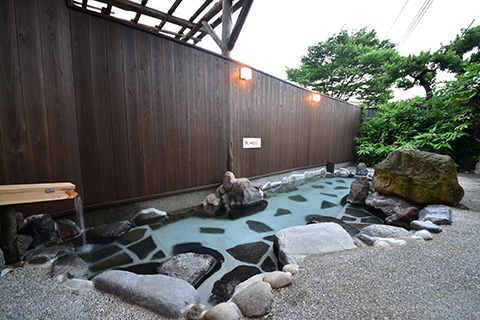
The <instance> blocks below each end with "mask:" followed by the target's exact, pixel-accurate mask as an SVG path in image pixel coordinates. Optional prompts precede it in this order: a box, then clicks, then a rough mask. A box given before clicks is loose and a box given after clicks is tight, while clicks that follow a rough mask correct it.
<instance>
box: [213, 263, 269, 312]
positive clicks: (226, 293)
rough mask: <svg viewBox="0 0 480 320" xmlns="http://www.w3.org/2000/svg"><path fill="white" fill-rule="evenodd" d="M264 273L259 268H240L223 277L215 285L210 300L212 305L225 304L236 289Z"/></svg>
mask: <svg viewBox="0 0 480 320" xmlns="http://www.w3.org/2000/svg"><path fill="white" fill-rule="evenodd" d="M259 273H262V272H261V271H260V270H259V269H258V268H257V267H252V266H238V267H236V268H235V269H233V270H232V271H230V272H228V273H226V274H225V275H223V277H222V278H221V279H220V280H217V281H216V282H215V284H214V285H213V289H212V294H211V296H210V297H209V299H208V302H210V303H211V304H212V305H216V304H219V303H221V302H225V301H227V300H228V299H230V298H231V297H232V295H233V293H234V292H235V287H236V286H237V285H238V284H240V283H241V282H243V281H245V280H247V279H250V278H251V277H253V276H254V275H256V274H259Z"/></svg>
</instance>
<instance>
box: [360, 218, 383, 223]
mask: <svg viewBox="0 0 480 320" xmlns="http://www.w3.org/2000/svg"><path fill="white" fill-rule="evenodd" d="M361 222H363V223H371V224H374V223H375V224H383V222H382V221H381V220H380V219H378V218H375V217H368V218H362V220H361Z"/></svg>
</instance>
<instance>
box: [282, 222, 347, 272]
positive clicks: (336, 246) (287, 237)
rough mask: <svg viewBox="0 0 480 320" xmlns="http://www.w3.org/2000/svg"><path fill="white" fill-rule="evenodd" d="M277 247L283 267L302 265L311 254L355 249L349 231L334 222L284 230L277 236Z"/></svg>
mask: <svg viewBox="0 0 480 320" xmlns="http://www.w3.org/2000/svg"><path fill="white" fill-rule="evenodd" d="M275 246H276V248H277V249H278V260H279V262H280V263H281V264H282V265H287V264H290V263H294V264H300V263H301V262H302V261H303V259H304V258H305V257H306V256H307V255H310V254H321V253H327V252H334V251H341V250H346V249H353V248H355V244H354V243H353V239H352V237H351V236H350V235H349V234H348V233H347V231H345V230H344V229H343V228H342V227H341V226H340V225H339V224H336V223H333V222H325V223H316V224H309V225H306V226H296V227H291V228H286V229H282V230H280V231H278V232H277V233H276V234H275Z"/></svg>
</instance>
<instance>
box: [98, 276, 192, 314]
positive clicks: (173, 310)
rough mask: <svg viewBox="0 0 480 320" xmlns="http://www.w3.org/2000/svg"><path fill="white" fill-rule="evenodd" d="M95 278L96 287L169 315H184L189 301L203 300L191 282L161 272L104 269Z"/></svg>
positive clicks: (127, 300)
mask: <svg viewBox="0 0 480 320" xmlns="http://www.w3.org/2000/svg"><path fill="white" fill-rule="evenodd" d="M92 281H93V283H94V285H95V288H96V289H97V290H100V291H102V292H105V293H109V294H112V295H115V296H117V297H119V298H121V299H122V300H124V301H126V302H129V303H133V304H137V305H139V306H142V307H145V308H147V309H150V310H153V311H154V312H156V313H158V314H159V315H161V316H164V317H168V318H175V319H178V318H181V317H183V315H184V313H185V311H186V309H187V306H188V305H190V304H197V303H200V296H199V294H198V292H197V291H196V290H195V288H193V287H192V286H191V285H190V284H189V283H188V282H186V281H183V280H181V279H177V278H172V277H167V276H164V275H161V274H159V275H137V274H134V273H131V272H127V271H118V270H112V271H106V272H104V273H101V274H100V275H98V276H96V277H95V278H93V280H92Z"/></svg>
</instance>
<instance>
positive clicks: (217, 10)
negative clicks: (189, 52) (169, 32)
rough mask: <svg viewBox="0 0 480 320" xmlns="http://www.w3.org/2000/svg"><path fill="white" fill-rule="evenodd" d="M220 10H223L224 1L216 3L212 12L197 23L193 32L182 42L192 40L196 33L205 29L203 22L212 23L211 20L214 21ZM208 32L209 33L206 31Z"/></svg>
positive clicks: (184, 37) (183, 38)
mask: <svg viewBox="0 0 480 320" xmlns="http://www.w3.org/2000/svg"><path fill="white" fill-rule="evenodd" d="M220 10H222V0H220V1H219V2H217V3H215V5H214V6H213V7H212V9H210V11H208V12H207V13H206V14H205V15H204V16H203V17H202V18H201V19H200V21H199V23H197V24H196V25H195V26H194V27H193V28H192V29H191V30H190V32H189V33H187V34H186V35H185V36H183V37H182V39H181V40H182V41H188V40H190V38H192V37H193V36H194V35H195V33H197V32H198V31H199V30H200V29H203V28H202V27H203V25H202V21H210V19H212V18H213V17H214V16H215V15H216V14H217V13H219V12H220ZM206 32H207V31H206Z"/></svg>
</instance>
